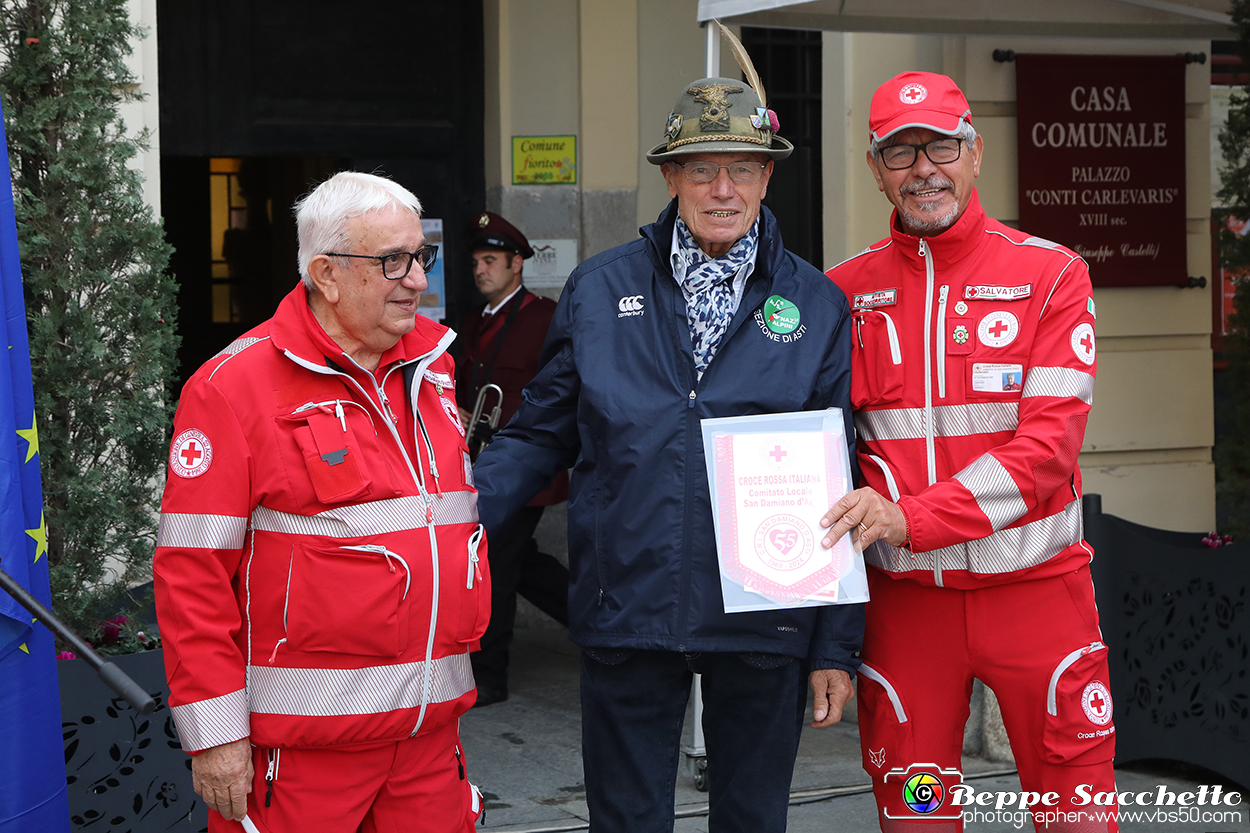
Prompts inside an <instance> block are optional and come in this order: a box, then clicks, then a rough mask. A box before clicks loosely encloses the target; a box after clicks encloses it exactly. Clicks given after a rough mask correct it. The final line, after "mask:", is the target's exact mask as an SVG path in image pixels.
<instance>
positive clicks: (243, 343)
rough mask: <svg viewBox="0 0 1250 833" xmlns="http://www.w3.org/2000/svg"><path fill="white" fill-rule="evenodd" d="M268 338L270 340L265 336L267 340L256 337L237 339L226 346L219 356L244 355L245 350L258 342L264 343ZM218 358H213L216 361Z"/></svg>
mask: <svg viewBox="0 0 1250 833" xmlns="http://www.w3.org/2000/svg"><path fill="white" fill-rule="evenodd" d="M267 338H269V336H265V338H256V337H254V336H248V337H247V338H236V339H235V340H234V341H232V342H230V343H229V344H228V345H226V349H224V350H222V351H221V352H220V353H218V354H217V356H233V355H234V354H235V353H242V352H243V351H244V350H246V349H247V348H249V347H251V346H252V345H253V344H255V343H256V342H258V341H264V340H265V339H267ZM217 356H213V358H214V359H215V358H217Z"/></svg>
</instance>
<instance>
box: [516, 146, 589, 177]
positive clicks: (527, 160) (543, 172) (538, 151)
mask: <svg viewBox="0 0 1250 833" xmlns="http://www.w3.org/2000/svg"><path fill="white" fill-rule="evenodd" d="M576 182H577V137H576V136H513V137H512V184H513V185H572V184H575V183H576Z"/></svg>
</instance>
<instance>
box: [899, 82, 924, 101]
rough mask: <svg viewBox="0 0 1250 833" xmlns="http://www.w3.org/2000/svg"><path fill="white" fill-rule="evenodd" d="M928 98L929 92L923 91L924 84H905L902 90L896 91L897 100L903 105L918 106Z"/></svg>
mask: <svg viewBox="0 0 1250 833" xmlns="http://www.w3.org/2000/svg"><path fill="white" fill-rule="evenodd" d="M928 97H929V91H928V90H927V89H925V86H924V84H917V83H915V82H912V83H911V84H906V85H904V86H903V89H901V90H899V91H898V99H899V101H901V102H903V103H904V104H919V103H920V102H922V101H924V100H925V99H926V98H928Z"/></svg>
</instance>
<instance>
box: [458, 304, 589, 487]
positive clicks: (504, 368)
mask: <svg viewBox="0 0 1250 833" xmlns="http://www.w3.org/2000/svg"><path fill="white" fill-rule="evenodd" d="M518 297H519V298H520V303H521V308H520V309H519V310H517V314H516V318H515V319H513V321H512V326H511V327H510V328H509V329H508V334H507V337H506V338H505V339H504V343H503V345H502V347H500V349H499V355H498V356H497V357H496V358H495V364H494V367H493V369H492V370H491V374H490V382H491V383H492V384H495V385H499V387H500V388H502V389H503V408H502V410H501V413H500V415H499V427H500V428H503V427H504V426H505V425H507V424H508V420H510V419H512V415H513V414H515V413H516V409H517V408H518V407H520V405H521V391H523V390H524V389H525V386H526V385H528V384H529V383H530V380H531V379H533V378H534V376H536V375H537V374H538V359H539V356H540V355H541V354H542V350H543V341H545V340H546V338H547V328H548V327H549V326H551V316H552V315H554V314H555V311H556V302H555V301H553V300H551V299H550V298H543V297H541V296H539V295H535V294H534V293H532V292H529V291H528V290H526V289H525V288H524V287H522V289H521V290H520V291H519V292H518V293H517V295H516V296H514V297H513V298H511V299H510V300H509V301H508V302H507V303H506V304H504V305H503V307H502V308H501V309H500V310H499V311H498V312H496V313H495V314H494V315H492V316H490V317H489V318H487V317H485V316H483V315H482V312H483V310H485V309H486V306H485V305H484V304H483V305H482V306H478V307H474V308H473V309H471V310H469V314H468V315H467V316H465V319H464V326H463V327H461V330H462V338H463V345H464V356H463V357H462V358H461V359H460V363H459V365H458V366H457V368H456V378H457V379H459V380H460V385H461V387H460V394H459V402H460V407H462V408H464V409H465V410H466V411H469V412H470V413H472V412H473V405H474V403H475V402H476V401H477V390H469V386H470V385H471V384H472V381H471V380H472V379H473V368H474V365H477V385H478V388H479V389H480V388H481V386H482V385H483V384H485V383H486V381H487V380H486V367H487V365H489V364H490V359H491V356H494V355H495V344H496V342H497V341H498V339H499V334H500V333H501V332H503V328H504V323H505V322H506V321H507V320H508V308H509V307H510V306H511V305H512V303H513V301H516V300H517V299H518ZM494 401H495V400H494V398H493V397H492V398H489V399H488V400H487V408H486V413H485V414H484V416H485V415H489V414H490V406H491V405H493V404H494ZM568 496H569V475H568V472H561V473H560V474H558V475H556V479H555V480H553V481H552V482H551V485H550V486H548V487H547V488H546V489H544V490H543V491H541V492H539V493H538V495H537V496H535V497H534V499H533V500H531V501H530V502H529V504H528V505H529V506H553V505H555V504H557V503H560V502H562V501H564V500H567V499H568Z"/></svg>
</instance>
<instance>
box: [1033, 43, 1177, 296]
mask: <svg viewBox="0 0 1250 833" xmlns="http://www.w3.org/2000/svg"><path fill="white" fill-rule="evenodd" d="M1016 113H1017V129H1018V146H1019V164H1020V196H1019V199H1020V228H1021V229H1022V230H1023V231H1026V232H1029V233H1030V234H1034V235H1037V236H1038V237H1044V238H1046V239H1049V240H1053V241H1055V242H1056V243H1062V244H1063V245H1065V246H1067V247H1068V248H1070V249H1073V250H1074V251H1076V252H1077V253H1078V254H1080V255H1081V256H1082V257H1083V258H1085V260H1086V261H1088V262H1089V272H1090V277H1091V278H1092V279H1093V282H1094V286H1187V285H1188V282H1189V272H1188V267H1187V258H1186V243H1185V58H1184V56H1181V55H1017V56H1016Z"/></svg>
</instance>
